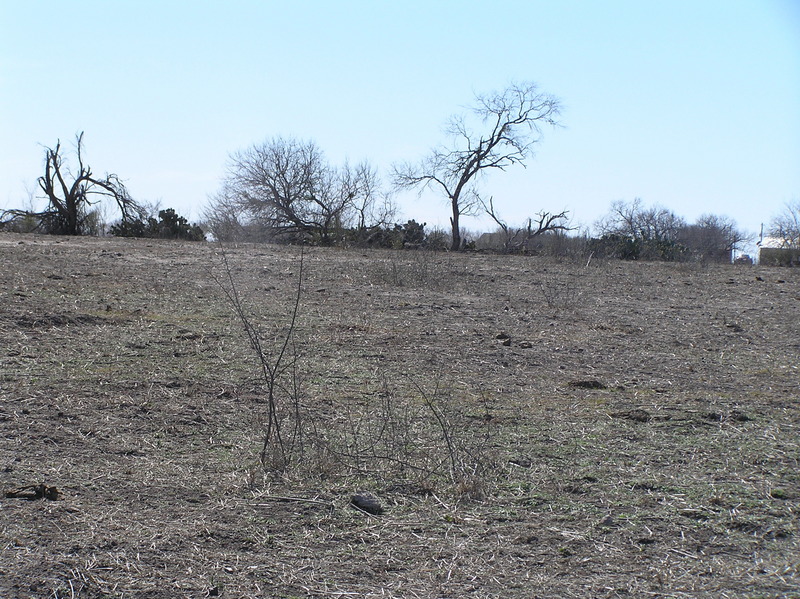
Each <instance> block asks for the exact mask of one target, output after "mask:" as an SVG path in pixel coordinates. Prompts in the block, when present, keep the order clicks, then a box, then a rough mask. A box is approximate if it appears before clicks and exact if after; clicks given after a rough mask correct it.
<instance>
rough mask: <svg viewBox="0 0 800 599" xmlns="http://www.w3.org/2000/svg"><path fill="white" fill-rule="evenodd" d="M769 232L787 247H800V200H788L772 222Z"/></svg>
mask: <svg viewBox="0 0 800 599" xmlns="http://www.w3.org/2000/svg"><path fill="white" fill-rule="evenodd" d="M769 234H770V235H771V236H773V237H777V238H778V239H780V240H781V244H782V245H783V247H785V248H800V200H793V201H791V202H787V203H786V205H785V206H784V207H783V210H781V212H780V213H778V214H777V215H776V216H775V217H774V218H773V219H772V222H771V223H770V229H769Z"/></svg>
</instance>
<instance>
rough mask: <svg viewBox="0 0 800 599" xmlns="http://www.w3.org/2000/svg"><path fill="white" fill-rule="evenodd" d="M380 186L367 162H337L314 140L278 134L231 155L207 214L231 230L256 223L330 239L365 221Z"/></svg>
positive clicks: (289, 234) (288, 234)
mask: <svg viewBox="0 0 800 599" xmlns="http://www.w3.org/2000/svg"><path fill="white" fill-rule="evenodd" d="M378 188H379V182H378V178H377V174H376V172H375V170H374V169H373V168H372V167H371V166H370V165H369V164H368V163H366V162H362V163H360V164H358V165H357V166H355V167H351V166H349V165H348V164H345V165H344V166H343V167H341V168H334V167H333V166H331V165H330V164H328V162H327V161H326V160H325V157H324V155H323V153H322V151H321V150H320V149H319V148H318V147H317V146H316V144H314V143H313V142H310V141H308V142H305V141H299V140H296V139H285V138H282V137H275V138H272V139H269V140H267V141H266V142H264V143H262V144H256V145H253V146H251V147H249V148H247V149H246V150H242V151H239V152H236V153H234V154H232V155H231V157H230V162H229V164H228V174H227V176H226V178H225V181H224V182H223V187H222V190H221V191H220V192H219V193H218V194H217V195H216V196H214V197H212V198H211V205H210V206H209V208H208V210H207V212H206V214H207V216H208V215H211V216H213V217H215V218H216V219H217V220H219V222H220V223H221V224H224V225H225V227H226V228H227V230H230V231H235V230H237V229H238V230H242V227H247V226H252V225H254V224H255V225H257V226H258V227H260V228H262V229H264V230H266V231H267V232H268V233H269V234H270V235H272V236H283V237H284V238H288V239H296V238H308V237H310V238H311V239H312V240H313V241H315V242H318V243H321V244H330V243H333V242H334V241H335V239H334V237H335V235H336V234H337V233H339V232H341V231H342V230H343V229H345V228H349V227H356V226H366V221H367V219H368V218H369V217H371V216H372V213H373V207H374V206H375V202H376V201H377V199H378V196H379V191H378ZM215 235H216V232H215Z"/></svg>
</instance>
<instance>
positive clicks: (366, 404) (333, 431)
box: [217, 251, 497, 500]
mask: <svg viewBox="0 0 800 599" xmlns="http://www.w3.org/2000/svg"><path fill="white" fill-rule="evenodd" d="M404 255H406V256H408V255H415V256H423V257H424V256H426V255H427V253H426V252H417V253H413V254H404ZM222 260H223V266H224V272H225V278H217V284H218V285H219V286H220V287H221V288H222V290H223V292H224V293H225V295H226V297H227V299H228V301H229V303H230V304H231V306H232V307H233V309H234V312H235V314H236V317H237V318H238V320H239V321H240V323H241V324H242V327H243V329H244V333H245V335H246V337H247V340H248V342H249V345H250V348H251V350H252V352H253V354H254V355H255V358H256V361H257V363H258V366H259V369H260V379H261V383H262V386H263V391H264V400H263V401H264V403H265V405H266V414H265V417H264V422H263V427H264V430H263V434H262V440H261V450H260V461H261V467H262V472H263V473H264V474H270V473H272V474H279V475H284V476H302V477H304V478H306V477H308V476H319V477H323V478H331V477H352V476H356V477H362V478H369V479H375V480H381V481H382V482H392V484H394V485H397V484H401V485H407V484H411V485H413V487H414V488H416V489H428V490H431V491H432V490H433V489H435V488H436V487H437V486H439V485H441V484H444V483H446V484H447V486H448V487H449V488H450V489H452V491H453V492H454V493H455V494H456V495H457V496H458V497H460V498H465V499H472V500H480V499H483V498H484V497H485V495H486V493H487V492H488V488H489V486H490V483H489V481H490V479H491V477H492V472H494V471H495V470H496V465H497V461H496V460H495V459H494V458H493V457H492V456H491V453H490V452H489V447H490V446H491V443H490V439H491V430H490V427H489V423H490V422H491V420H492V418H491V417H490V416H489V415H488V409H487V413H486V415H485V416H486V417H481V419H480V421H479V422H483V423H485V427H484V428H482V429H481V430H476V425H475V420H474V419H471V418H470V417H469V416H468V415H467V413H466V411H465V407H464V406H463V405H461V404H460V403H459V402H457V401H456V400H455V397H453V396H452V392H451V391H447V392H446V391H445V390H446V389H447V390H450V389H452V388H453V387H452V385H449V384H445V381H444V378H443V377H442V376H436V377H434V383H433V387H432V388H431V389H426V388H425V387H424V386H423V385H422V384H421V383H419V382H418V381H416V380H411V381H409V384H408V386H407V387H406V388H401V387H395V386H392V385H390V384H389V382H388V380H387V379H384V380H383V381H382V384H381V386H380V388H378V389H365V390H364V392H363V393H362V394H361V396H360V397H358V398H332V399H331V400H330V401H329V402H328V405H327V406H326V407H325V408H321V407H320V406H319V405H314V404H313V403H312V402H310V401H307V400H306V398H305V397H304V393H303V391H302V389H303V388H304V387H305V385H304V380H303V378H304V373H303V372H302V369H301V367H300V359H299V351H298V340H297V338H296V329H297V318H298V313H299V308H300V299H301V294H302V278H303V255H302V253H301V257H300V264H299V272H298V283H297V288H296V292H295V295H294V297H293V303H292V307H291V313H290V316H289V322H288V324H287V326H286V327H285V328H284V330H283V332H282V333H280V334H279V335H277V336H276V337H275V342H274V344H273V346H272V347H269V346H268V344H266V343H265V341H264V335H263V333H262V332H261V331H259V330H258V329H257V328H256V326H255V325H254V324H253V320H252V318H251V317H250V315H249V314H248V312H247V310H246V308H245V305H244V302H243V300H242V298H241V297H240V295H239V292H238V289H237V285H236V282H235V281H234V278H233V274H232V269H231V267H230V265H229V264H228V261H227V257H226V255H225V253H224V251H223V252H222ZM412 264H417V263H415V262H413V261H412ZM429 265H430V263H429V262H428V259H427V258H423V259H422V262H420V263H418V264H417V267H419V268H421V269H422V271H421V272H422V273H427V270H426V269H427V268H428V266H429ZM397 274H398V273H397V271H395V272H394V276H397ZM417 276H421V277H422V280H423V281H424V284H425V285H428V284H429V281H428V279H427V274H423V275H420V273H417ZM254 484H255V478H254V476H253V475H252V473H251V476H250V482H249V485H250V486H253V485H254Z"/></svg>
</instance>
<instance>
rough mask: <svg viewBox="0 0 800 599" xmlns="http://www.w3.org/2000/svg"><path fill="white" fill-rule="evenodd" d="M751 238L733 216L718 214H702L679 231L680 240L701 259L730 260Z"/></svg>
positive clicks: (696, 257) (695, 256) (694, 255)
mask: <svg viewBox="0 0 800 599" xmlns="http://www.w3.org/2000/svg"><path fill="white" fill-rule="evenodd" d="M751 239H752V236H750V235H748V234H747V233H744V232H743V231H741V230H740V229H739V228H738V226H737V225H736V221H734V220H733V219H732V218H729V217H727V216H718V215H716V214H704V215H702V216H701V217H700V218H698V219H697V221H696V222H695V223H694V224H692V225H687V226H685V227H684V228H683V230H681V231H680V233H679V240H680V242H681V243H682V244H683V245H685V246H686V247H687V248H688V249H689V251H690V252H691V253H692V255H693V257H694V258H695V259H697V260H701V261H713V262H730V261H731V258H732V255H733V252H734V251H735V250H737V249H740V248H741V246H742V244H744V243H745V242H747V241H750V240H751Z"/></svg>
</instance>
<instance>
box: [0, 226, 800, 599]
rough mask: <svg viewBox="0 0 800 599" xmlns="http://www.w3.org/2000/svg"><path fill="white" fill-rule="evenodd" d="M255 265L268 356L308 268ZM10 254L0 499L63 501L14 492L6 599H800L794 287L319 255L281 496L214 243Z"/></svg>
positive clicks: (767, 279) (5, 272) (771, 280)
mask: <svg viewBox="0 0 800 599" xmlns="http://www.w3.org/2000/svg"><path fill="white" fill-rule="evenodd" d="M20 241H22V242H24V243H22V244H20V243H19V242H20ZM228 251H229V259H230V263H231V266H232V272H233V275H234V277H235V278H236V280H237V282H238V285H239V286H240V290H241V293H242V297H243V298H244V300H245V305H246V306H248V307H249V309H250V310H251V314H252V319H253V322H254V324H256V325H257V326H258V327H259V329H260V330H261V332H262V334H263V338H264V339H265V340H266V341H267V346H269V344H268V342H269V340H271V339H280V338H281V337H282V334H283V333H284V332H285V327H286V323H287V317H288V315H290V313H291V310H292V288H293V286H294V285H295V284H296V274H297V258H298V252H297V251H296V250H295V249H293V248H273V247H263V246H242V247H238V248H229V250H228ZM0 257H1V259H2V263H3V264H4V265H5V266H6V268H4V269H2V272H1V273H0V278H2V282H3V285H2V286H1V287H0V301H2V305H3V311H2V312H1V313H0V432H1V433H2V434H1V435H0V470H2V473H3V474H2V481H3V485H2V490H3V491H5V490H8V489H14V488H19V487H23V486H26V485H31V484H42V483H43V484H47V485H52V486H57V487H58V488H59V490H60V491H61V498H60V499H59V500H58V501H46V500H38V501H26V500H24V499H18V498H2V499H0V509H1V510H2V514H3V518H2V519H1V520H0V540H1V542H2V554H1V555H2V557H0V595H2V596H4V597H35V598H39V597H42V598H44V597H81V598H95V597H149V598H162V597H163V598H167V597H205V596H222V597H329V596H333V597H373V596H374V597H378V596H381V597H437V598H440V597H589V596H591V597H603V598H606V597H607V598H612V597H676V598H677V597H753V598H755V597H793V596H794V597H798V596H800V595H799V594H798V593H797V591H796V589H797V588H798V584H800V583H799V581H800V560H798V557H797V556H798V555H800V543H799V542H798V509H800V475H799V474H798V472H799V471H800V469H799V468H798V466H799V464H798V460H800V441H799V439H800V435H798V425H800V411H799V410H798V407H799V405H800V402H798V399H800V397H799V396H800V389H799V387H800V384H798V380H800V377H799V376H798V357H799V356H800V346H798V339H800V322H798V320H797V319H796V318H794V316H793V315H794V314H796V311H797V307H798V301H800V279H798V276H797V273H796V272H795V271H794V270H790V269H786V270H775V269H767V268H733V267H728V268H723V267H707V268H689V267H685V266H675V265H665V264H630V263H615V262H607V263H599V262H596V261H592V262H591V263H590V265H589V266H588V267H586V266H585V262H583V263H582V264H574V265H573V264H558V263H555V262H549V261H543V260H539V259H535V258H534V259H531V258H521V257H495V256H481V255H465V256H453V255H446V254H433V255H430V254H425V255H421V254H419V253H408V254H404V253H389V252H375V253H366V254H362V253H358V252H342V251H337V250H321V249H312V250H310V251H309V252H308V254H307V255H306V268H307V271H308V275H307V278H306V282H305V284H304V291H303V295H302V298H301V309H300V318H299V320H298V326H297V335H296V338H297V341H298V345H297V350H298V360H299V362H298V364H299V368H300V370H299V372H300V373H301V382H302V385H301V389H300V391H301V394H300V395H299V397H300V398H301V400H302V406H303V409H304V410H306V414H307V420H306V422H308V423H311V424H313V428H314V430H315V433H316V434H324V439H325V441H326V442H325V443H319V444H311V445H310V446H309V448H310V449H314V448H316V449H315V450H314V451H310V450H309V452H308V453H307V454H304V455H305V459H304V460H303V462H302V467H298V468H296V469H294V470H290V471H287V472H286V473H284V474H282V475H281V476H276V475H273V474H270V473H264V472H263V470H262V469H261V467H260V463H259V452H260V449H261V441H262V436H263V424H264V418H265V411H264V403H263V398H264V396H263V388H262V383H263V380H262V379H261V377H260V376H259V373H258V364H257V363H256V362H255V361H254V360H253V357H252V355H251V352H250V351H249V348H248V346H247V341H246V339H245V338H243V336H242V334H241V330H240V324H239V323H238V322H237V321H236V318H235V314H234V313H233V311H232V310H231V308H230V306H229V305H228V304H227V302H226V301H225V298H224V295H223V294H222V293H221V292H220V290H219V288H218V287H217V286H216V284H215V283H214V280H213V277H212V276H211V275H212V273H213V272H214V271H215V269H219V268H220V261H219V257H218V256H217V255H216V250H215V248H214V247H213V246H210V245H192V244H179V243H158V242H151V241H147V242H144V241H133V240H113V239H112V240H97V239H75V240H73V239H55V238H44V237H36V236H14V235H0ZM759 279H761V280H759ZM779 281H783V282H779ZM501 334H502V337H501V338H498V336H500V335H501ZM588 381H597V382H598V383H600V386H596V385H594V384H592V385H581V384H577V385H576V384H574V383H586V382H588ZM426 397H427V398H429V399H430V398H435V399H436V404H435V405H436V406H438V407H439V408H440V410H441V412H440V414H441V415H442V417H444V418H445V420H446V427H445V429H446V430H447V431H448V432H449V433H450V434H451V435H452V438H451V441H452V442H454V443H456V446H457V447H456V448H457V451H456V455H457V456H459V460H460V461H459V462H457V463H458V464H460V465H461V466H469V465H470V464H471V466H469V467H471V468H472V470H471V471H470V470H469V468H464V469H463V470H459V468H460V467H458V468H453V466H452V463H448V462H445V463H444V466H442V459H449V458H450V457H451V456H452V455H453V453H452V452H451V451H448V445H447V439H446V438H445V437H444V436H443V435H442V427H441V426H440V425H439V424H438V423H437V422H436V418H435V416H434V414H433V412H431V410H430V408H429V407H427V406H426ZM376 439H377V440H379V441H380V443H378V442H373V443H372V444H370V440H372V441H375V440H376ZM348 443H349V447H348ZM320 448H322V449H320ZM354 449H357V450H358V451H357V452H354ZM390 450H391V451H393V452H394V454H393V455H394V456H399V458H402V459H398V460H396V461H394V462H391V463H390V461H388V460H386V461H381V460H380V459H378V458H379V457H381V456H385V454H386V452H387V451H390ZM404 451H405V452H407V453H405V454H404V453H403V452H404ZM337 452H338V453H337ZM370 452H372V453H370ZM354 453H355V454H357V455H358V457H359V460H354V458H353V457H352V455H353V454H354ZM476 458H478V459H476ZM401 462H404V464H403V463H401ZM356 464H358V465H359V466H358V467H355V465H356ZM401 466H403V467H401ZM454 471H457V472H460V473H461V474H471V476H452V474H453V472H454ZM430 472H434V473H435V474H436V475H435V476H434V475H429V473H430ZM360 492H369V493H372V494H373V495H375V496H376V497H377V498H378V499H379V500H380V501H381V503H382V504H383V506H384V507H385V513H384V514H383V515H380V516H371V515H369V514H366V513H364V512H361V511H358V510H356V509H355V508H353V507H352V506H351V505H350V498H351V496H352V495H353V494H355V493H360Z"/></svg>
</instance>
